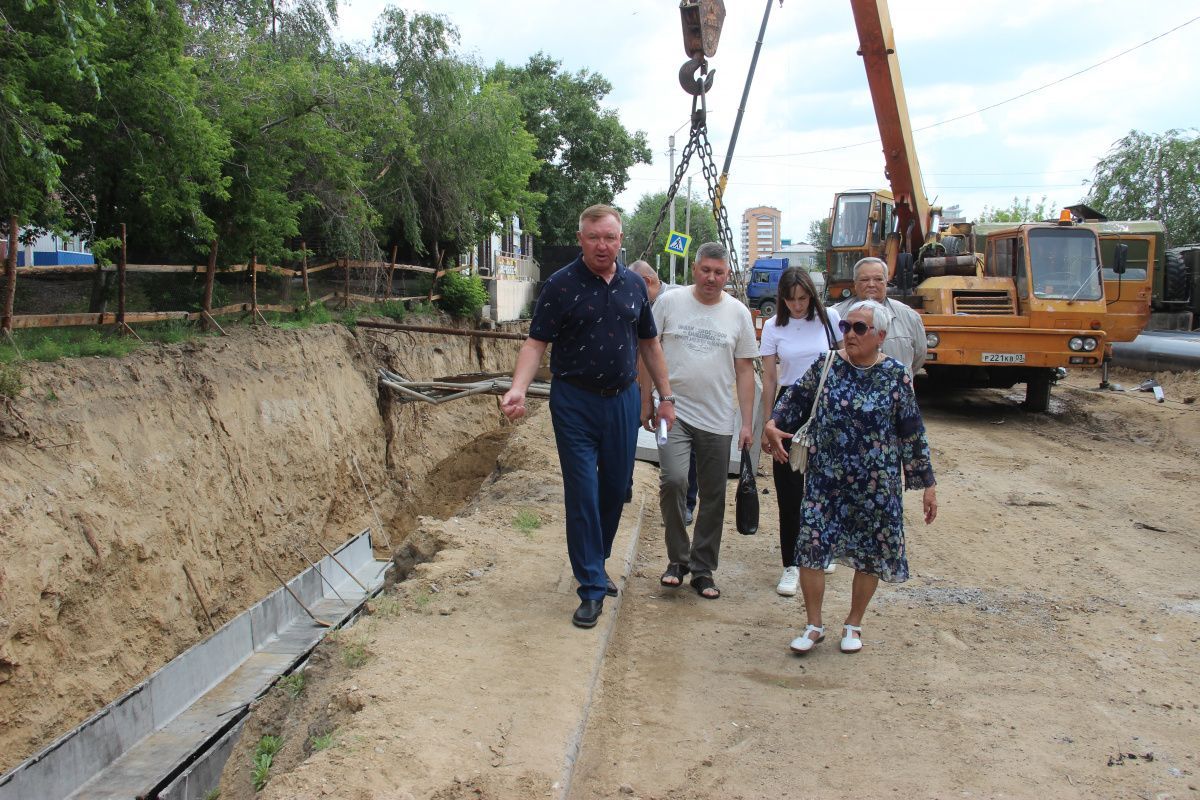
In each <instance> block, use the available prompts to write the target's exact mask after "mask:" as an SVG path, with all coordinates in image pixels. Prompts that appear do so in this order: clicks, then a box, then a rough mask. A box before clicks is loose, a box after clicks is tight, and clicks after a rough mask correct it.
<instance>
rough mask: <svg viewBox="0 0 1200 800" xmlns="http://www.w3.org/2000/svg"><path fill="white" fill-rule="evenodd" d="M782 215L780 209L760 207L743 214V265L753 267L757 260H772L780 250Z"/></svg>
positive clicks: (749, 209)
mask: <svg viewBox="0 0 1200 800" xmlns="http://www.w3.org/2000/svg"><path fill="white" fill-rule="evenodd" d="M782 216H783V215H782V214H781V213H780V211H779V209H778V208H772V207H771V206H758V207H757V208H748V209H746V211H745V213H743V214H742V263H743V264H744V265H745V266H746V267H750V266H753V264H754V262H755V260H756V259H759V258H770V257H771V255H772V254H773V253H774V252H775V251H776V250H778V249H779V230H780V220H781V219H782Z"/></svg>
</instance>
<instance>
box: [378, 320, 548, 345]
mask: <svg viewBox="0 0 1200 800" xmlns="http://www.w3.org/2000/svg"><path fill="white" fill-rule="evenodd" d="M357 325H358V327H360V328H378V329H380V330H385V331H408V332H409V333H444V334H446V335H448V336H478V337H480V338H482V339H515V340H519V341H525V339H527V338H529V337H528V336H527V335H526V334H524V333H509V332H508V331H480V330H473V329H472V330H463V329H462V328H435V327H433V326H429V325H401V324H400V323H398V322H373V321H367V320H359V321H358V323H357Z"/></svg>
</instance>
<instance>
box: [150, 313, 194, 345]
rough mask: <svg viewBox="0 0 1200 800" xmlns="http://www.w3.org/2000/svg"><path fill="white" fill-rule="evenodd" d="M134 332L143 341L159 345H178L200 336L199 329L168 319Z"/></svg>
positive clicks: (183, 321)
mask: <svg viewBox="0 0 1200 800" xmlns="http://www.w3.org/2000/svg"><path fill="white" fill-rule="evenodd" d="M135 330H137V332H138V336H140V337H142V339H143V341H147V342H159V343H160V344H178V343H179V342H186V341H189V340H191V339H195V338H196V337H198V336H200V335H201V333H200V329H199V328H197V327H196V326H195V325H193V324H192V323H191V322H188V321H187V320H183V319H168V320H164V321H163V322H155V323H154V324H152V325H142V326H139V327H138V328H136V329H135Z"/></svg>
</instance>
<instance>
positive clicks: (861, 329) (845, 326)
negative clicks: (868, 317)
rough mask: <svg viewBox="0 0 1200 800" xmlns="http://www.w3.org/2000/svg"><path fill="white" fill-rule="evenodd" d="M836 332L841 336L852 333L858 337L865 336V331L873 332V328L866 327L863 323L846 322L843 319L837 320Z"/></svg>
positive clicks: (872, 326)
mask: <svg viewBox="0 0 1200 800" xmlns="http://www.w3.org/2000/svg"><path fill="white" fill-rule="evenodd" d="M838 330H839V331H841V332H842V333H843V334H846V333H849V332H850V331H854V333H855V334H856V335H858V336H866V335H867V331H873V330H875V326H874V325H868V324H867V323H865V322H847V321H846V320H844V319H840V320H838Z"/></svg>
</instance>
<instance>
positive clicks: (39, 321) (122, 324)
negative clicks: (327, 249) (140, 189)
mask: <svg viewBox="0 0 1200 800" xmlns="http://www.w3.org/2000/svg"><path fill="white" fill-rule="evenodd" d="M8 222H9V226H8V230H9V246H8V253H7V258H6V259H5V265H4V293H3V295H2V297H3V311H2V314H0V331H3V332H4V333H5V334H8V335H11V333H12V331H13V329H14V328H57V327H69V326H77V325H116V326H117V327H118V328H120V329H121V330H122V331H125V332H129V333H133V331H132V329H131V328H130V327H129V326H130V325H131V324H135V323H140V322H162V321H164V320H189V321H192V322H199V323H200V324H201V326H202V327H203V328H204V329H205V330H208V329H209V328H210V326H215V327H216V328H217V329H218V330H220V325H218V324H217V321H216V319H215V318H216V317H219V316H223V315H228V314H238V313H242V314H248V315H249V316H250V317H251V318H252V321H253V322H259V321H263V322H265V321H266V320H265V319H263V316H262V312H264V311H284V312H293V311H296V310H297V306H294V305H286V304H274V305H271V304H261V305H260V304H259V302H258V273H260V272H269V273H271V274H274V275H280V276H283V277H285V278H294V277H296V276H297V275H298V276H300V278H301V282H302V285H303V289H304V297H305V301H306V302H309V303H325V302H327V301H330V300H333V301H340V302H341V303H342V306H343V307H344V308H347V307H349V306H350V304H351V303H375V302H378V301H379V300H423V301H426V302H430V303H432V302H433V301H434V300H438V299H440V297H441V296H440V295H437V294H434V289H435V288H436V286H437V281H438V279H439V278H441V277H442V276H443V275H445V274H446V272H447V271H448V270H445V269H441V268H435V267H422V266H417V265H414V264H397V263H396V247H392V253H391V259H390V260H389V261H387V262H384V261H362V260H359V259H352V258H338V259H335V260H333V261H328V262H325V263H323V264H317V265H315V266H311V267H310V266H309V265H308V251H307V250H306V249H305V246H304V242H301V243H300V249H301V250H302V251H303V252H304V255H303V258H302V260H301V263H300V268H299V269H292V268H288V267H281V266H273V265H268V264H259V263H258V261H257V259H256V258H254V257H253V256H251V258H250V261H249V262H248V263H246V264H237V265H233V266H230V267H226V268H225V269H221V270H218V269H217V246H218V244H217V241H216V240H215V239H214V240H213V242H212V243H211V245H210V246H209V253H208V263H207V264H205V265H200V264H128V263H126V239H125V226H124V225H121V248H120V251H119V252H118V254H117V263H116V264H111V265H107V266H101V265H99V264H96V265H90V264H84V265H78V264H72V265H63V266H45V267H33V266H26V267H17V241H16V232H17V219H16V217H10V218H9V221H8ZM330 269H341V270H343V272H344V279H343V284H342V290H341V291H335V292H330V293H328V294H325V295H323V296H321V297H317V298H313V297H312V295H311V293H310V289H309V283H308V279H309V276H311V275H314V274H316V273H319V272H324V271H325V270H330ZM351 269H360V270H374V271H375V273H376V281H375V285H376V286H382V287H384V291H383V293H382V296H378V297H374V296H368V295H363V294H355V293H352V292H351V291H350V270H351ZM397 271H401V272H417V273H426V274H430V275H432V276H433V281H432V282H431V283H430V288H429V292H428V293H427V294H423V295H414V296H408V297H393V296H392V280H393V277H394V276H395V274H396V272H397ZM104 272H115V273H116V275H117V310H116V312H115V313H114V312H101V313H85V314H80V313H75V314H15V313H14V310H13V306H14V302H15V299H16V291H17V277H18V276H19V275H30V276H32V275H51V274H55V275H65V274H72V273H76V274H79V273H84V274H96V273H104ZM131 272H154V273H172V272H174V273H191V274H193V275H196V274H199V273H201V272H203V273H204V276H205V277H204V294H203V300H202V302H201V306H200V310H199V311H192V312H189V311H129V312H127V311H126V310H125V289H126V275H128V273H131ZM218 272H220V273H221V274H224V275H228V274H231V273H239V272H249V273H250V302H248V303H235V304H233V305H227V306H220V307H217V308H213V307H212V295H213V285H214V283H215V279H216V276H217V273H218ZM134 335H136V334H134Z"/></svg>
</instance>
